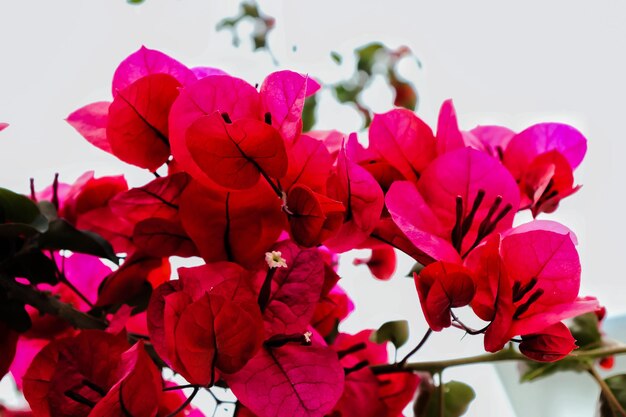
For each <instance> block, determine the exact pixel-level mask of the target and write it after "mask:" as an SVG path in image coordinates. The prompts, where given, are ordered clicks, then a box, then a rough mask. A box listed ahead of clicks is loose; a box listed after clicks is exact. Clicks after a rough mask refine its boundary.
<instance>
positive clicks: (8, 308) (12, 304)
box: [0, 277, 32, 333]
mask: <svg viewBox="0 0 626 417" xmlns="http://www.w3.org/2000/svg"><path fill="white" fill-rule="evenodd" d="M4 278H6V277H2V278H0V279H4ZM0 321H3V322H5V323H6V324H7V326H9V328H11V329H13V330H15V331H16V332H18V333H24V332H25V331H27V330H28V329H30V328H31V326H32V322H31V320H30V316H29V315H28V313H27V312H26V308H25V307H24V303H22V302H20V301H18V300H15V299H12V298H8V297H6V294H0Z"/></svg>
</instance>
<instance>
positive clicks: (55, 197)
mask: <svg viewBox="0 0 626 417" xmlns="http://www.w3.org/2000/svg"><path fill="white" fill-rule="evenodd" d="M52 204H53V205H54V207H55V208H56V209H57V211H58V210H59V173H58V172H57V173H56V174H54V181H52Z"/></svg>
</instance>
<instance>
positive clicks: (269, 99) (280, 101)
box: [260, 71, 320, 142]
mask: <svg viewBox="0 0 626 417" xmlns="http://www.w3.org/2000/svg"><path fill="white" fill-rule="evenodd" d="M319 88H320V85H319V84H318V83H317V82H316V81H315V80H312V79H310V78H309V77H308V76H307V75H302V74H298V73H297V72H293V71H278V72H274V73H272V74H270V75H268V76H267V77H266V78H265V80H264V81H263V85H261V90H260V93H261V100H262V102H263V112H264V113H270V115H271V119H272V126H274V127H275V128H276V129H278V131H279V132H280V133H281V135H282V136H283V138H284V139H285V141H287V142H291V141H293V140H295V139H296V138H297V137H298V136H299V135H300V132H301V130H302V108H303V107H304V99H305V98H306V97H308V96H310V95H312V94H314V93H315V92H316V91H317V90H319Z"/></svg>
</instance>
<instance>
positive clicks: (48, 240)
mask: <svg viewBox="0 0 626 417" xmlns="http://www.w3.org/2000/svg"><path fill="white" fill-rule="evenodd" d="M39 247H40V248H42V249H52V250H59V249H67V250H71V251H72V252H79V253H86V254H89V255H95V256H98V257H100V258H106V259H109V260H111V261H113V262H115V263H118V261H119V259H118V257H117V256H115V252H114V251H113V247H112V246H111V244H110V243H109V242H107V241H106V240H104V238H102V237H101V236H100V235H98V234H96V233H94V232H90V231H87V230H78V229H76V228H75V227H74V226H72V225H71V224H69V223H68V222H67V221H65V220H63V219H57V220H55V221H53V222H50V227H49V229H48V231H47V232H46V233H44V234H42V235H41V236H40V237H39Z"/></svg>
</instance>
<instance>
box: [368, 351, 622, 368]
mask: <svg viewBox="0 0 626 417" xmlns="http://www.w3.org/2000/svg"><path fill="white" fill-rule="evenodd" d="M624 353H626V345H619V346H611V347H603V348H598V349H592V350H586V351H580V352H572V353H570V354H569V355H567V356H566V357H565V358H563V359H561V361H560V362H564V361H565V362H567V361H574V362H579V361H580V360H581V359H597V358H602V357H605V356H611V355H619V354H624ZM504 361H526V362H535V361H533V360H532V359H529V358H527V357H526V356H524V355H522V354H521V353H519V352H517V351H515V350H513V349H503V350H501V351H500V352H497V353H486V354H483V355H476V356H470V357H466V358H457V359H447V360H442V361H431V362H415V363H406V364H404V365H403V366H402V367H400V366H398V365H396V364H391V365H374V366H372V367H371V369H372V371H373V372H374V373H375V374H389V373H395V372H420V371H421V372H430V373H431V374H435V373H437V372H439V371H441V370H443V369H446V368H450V367H454V366H463V365H472V364H477V363H492V362H504Z"/></svg>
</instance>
